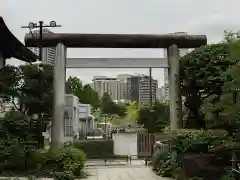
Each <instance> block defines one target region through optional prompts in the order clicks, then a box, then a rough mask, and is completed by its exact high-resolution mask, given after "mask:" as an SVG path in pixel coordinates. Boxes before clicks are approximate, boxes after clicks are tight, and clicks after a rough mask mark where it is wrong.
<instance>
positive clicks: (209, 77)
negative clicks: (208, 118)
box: [180, 43, 232, 128]
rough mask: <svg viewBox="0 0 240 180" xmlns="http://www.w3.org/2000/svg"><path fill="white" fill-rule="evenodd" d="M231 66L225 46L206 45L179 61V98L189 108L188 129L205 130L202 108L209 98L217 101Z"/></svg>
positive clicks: (227, 49)
mask: <svg viewBox="0 0 240 180" xmlns="http://www.w3.org/2000/svg"><path fill="white" fill-rule="evenodd" d="M231 65H232V62H231V61H230V60H229V48H228V44H226V43H220V44H213V45H206V46H202V47H200V48H197V49H195V50H194V51H192V52H190V53H188V54H187V55H185V56H184V57H182V58H181V60H180V66H181V68H180V75H181V87H182V95H183V96H185V106H186V107H187V108H188V109H189V114H188V117H187V120H186V127H188V128H206V124H205V121H204V114H203V113H202V111H201V105H202V103H203V101H204V99H206V98H207V97H209V96H212V95H214V99H213V100H212V101H218V100H219V98H220V96H221V94H222V89H223V86H224V82H225V79H224V76H223V74H224V72H225V71H226V70H227V69H228V67H229V66H231Z"/></svg>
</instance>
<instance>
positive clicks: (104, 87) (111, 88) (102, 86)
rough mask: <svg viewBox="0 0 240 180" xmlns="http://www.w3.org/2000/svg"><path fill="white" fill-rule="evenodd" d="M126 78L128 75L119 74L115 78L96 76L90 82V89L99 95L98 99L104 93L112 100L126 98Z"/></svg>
mask: <svg viewBox="0 0 240 180" xmlns="http://www.w3.org/2000/svg"><path fill="white" fill-rule="evenodd" d="M127 77H130V75H128V74H120V75H118V77H117V78H111V77H106V76H97V77H94V78H93V80H92V82H93V83H92V84H91V87H92V88H93V89H94V90H95V91H96V92H97V93H98V94H99V96H100V97H102V96H103V94H104V93H105V92H106V93H108V94H109V96H110V97H111V99H112V100H120V99H126V98H127Z"/></svg>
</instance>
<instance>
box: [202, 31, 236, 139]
mask: <svg viewBox="0 0 240 180" xmlns="http://www.w3.org/2000/svg"><path fill="white" fill-rule="evenodd" d="M224 42H226V43H227V44H228V48H229V56H228V59H229V61H230V62H231V64H232V65H231V66H229V67H228V69H227V70H226V71H225V72H224V73H223V77H224V86H223V88H222V94H221V95H220V97H219V99H218V100H217V101H216V100H215V99H216V98H215V95H211V96H209V97H208V98H206V99H205V100H204V102H203V106H202V111H203V112H204V113H205V119H206V120H207V122H208V126H209V127H210V128H221V129H224V130H227V131H228V133H229V135H233V133H234V132H236V131H238V130H239V128H240V108H239V107H240V97H239V95H238V93H239V90H240V73H239V72H240V65H239V60H240V36H239V33H232V32H230V33H228V32H225V38H224Z"/></svg>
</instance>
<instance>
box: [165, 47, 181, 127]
mask: <svg viewBox="0 0 240 180" xmlns="http://www.w3.org/2000/svg"><path fill="white" fill-rule="evenodd" d="M179 59H180V57H179V50H178V47H177V45H176V44H173V45H171V46H169V47H168V64H169V70H168V75H169V99H170V127H171V129H172V130H176V129H179V128H181V127H182V101H181V92H180V65H179Z"/></svg>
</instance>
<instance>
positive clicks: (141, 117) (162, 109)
mask: <svg viewBox="0 0 240 180" xmlns="http://www.w3.org/2000/svg"><path fill="white" fill-rule="evenodd" d="M137 122H138V124H141V125H144V128H146V129H147V130H148V131H149V132H151V133H155V132H161V131H162V130H163V129H164V128H165V127H166V126H167V125H169V104H168V103H164V102H157V101H156V102H155V103H154V105H153V106H152V107H142V108H140V110H139V112H138V119H137Z"/></svg>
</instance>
